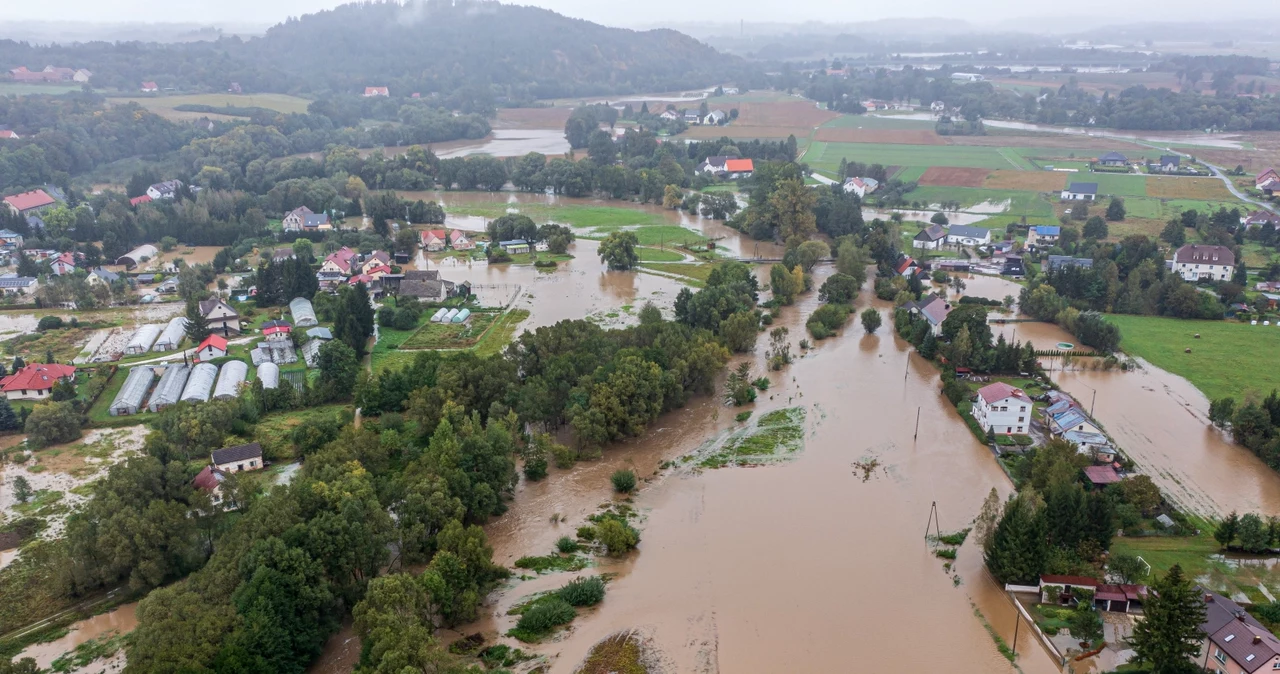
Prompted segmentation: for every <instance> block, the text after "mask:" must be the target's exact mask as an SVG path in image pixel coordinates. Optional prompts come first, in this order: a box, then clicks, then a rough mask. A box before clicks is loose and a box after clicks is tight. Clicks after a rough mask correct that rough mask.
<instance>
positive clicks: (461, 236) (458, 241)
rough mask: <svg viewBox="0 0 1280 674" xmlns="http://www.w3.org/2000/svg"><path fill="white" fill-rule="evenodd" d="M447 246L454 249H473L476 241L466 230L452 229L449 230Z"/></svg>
mask: <svg viewBox="0 0 1280 674" xmlns="http://www.w3.org/2000/svg"><path fill="white" fill-rule="evenodd" d="M449 247H450V248H452V249H454V250H474V249H475V247H476V242H475V241H472V240H471V238H470V237H468V236H467V233H466V232H464V231H462V230H460V229H454V230H451V231H450V232H449Z"/></svg>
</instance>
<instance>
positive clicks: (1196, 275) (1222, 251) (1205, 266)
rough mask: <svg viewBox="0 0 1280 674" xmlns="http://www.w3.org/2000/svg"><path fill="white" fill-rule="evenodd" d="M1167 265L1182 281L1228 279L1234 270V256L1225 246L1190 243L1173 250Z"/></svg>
mask: <svg viewBox="0 0 1280 674" xmlns="http://www.w3.org/2000/svg"><path fill="white" fill-rule="evenodd" d="M1168 266H1169V269H1171V270H1172V271H1173V272H1174V273H1176V274H1178V275H1179V276H1181V277H1182V280H1184V281H1191V282H1195V281H1228V280H1230V279H1231V273H1232V272H1233V271H1234V270H1235V266H1236V256H1235V254H1234V253H1232V252H1231V249H1230V248H1227V247H1226V246H1206V245H1203V244H1196V243H1192V244H1187V245H1185V246H1183V247H1181V248H1179V249H1178V250H1177V251H1175V252H1174V254H1173V259H1172V260H1170V261H1169V262H1168Z"/></svg>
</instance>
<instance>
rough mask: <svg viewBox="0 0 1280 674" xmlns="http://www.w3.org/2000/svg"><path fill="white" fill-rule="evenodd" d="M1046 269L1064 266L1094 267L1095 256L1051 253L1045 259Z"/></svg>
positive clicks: (1050, 269)
mask: <svg viewBox="0 0 1280 674" xmlns="http://www.w3.org/2000/svg"><path fill="white" fill-rule="evenodd" d="M1044 265H1045V271H1054V270H1057V269H1062V268H1063V267H1079V268H1081V269H1092V268H1093V258H1091V257H1071V256H1070V255H1050V256H1049V257H1048V258H1047V259H1046V260H1045V263H1044Z"/></svg>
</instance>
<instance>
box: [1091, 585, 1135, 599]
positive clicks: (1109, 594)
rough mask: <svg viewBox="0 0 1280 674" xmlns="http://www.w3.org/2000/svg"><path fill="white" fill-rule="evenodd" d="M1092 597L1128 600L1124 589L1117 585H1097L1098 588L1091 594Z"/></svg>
mask: <svg viewBox="0 0 1280 674" xmlns="http://www.w3.org/2000/svg"><path fill="white" fill-rule="evenodd" d="M1093 598H1094V599H1102V600H1104V601H1128V600H1129V598H1128V597H1127V596H1125V593H1124V590H1123V589H1121V587H1120V586H1119V585H1099V586H1098V590H1097V591H1096V592H1094V594H1093Z"/></svg>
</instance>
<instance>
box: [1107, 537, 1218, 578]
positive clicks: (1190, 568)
mask: <svg viewBox="0 0 1280 674" xmlns="http://www.w3.org/2000/svg"><path fill="white" fill-rule="evenodd" d="M1200 529H1201V531H1200V535H1199V536H1117V537H1115V538H1113V539H1112V540H1111V554H1113V555H1114V554H1117V553H1124V554H1129V555H1139V556H1141V557H1142V559H1143V560H1145V561H1146V562H1147V563H1148V564H1150V565H1151V572H1152V573H1153V574H1155V575H1156V576H1163V575H1164V574H1165V573H1168V571H1169V568H1170V567H1172V566H1173V565H1174V564H1178V565H1180V566H1181V567H1182V570H1183V572H1184V573H1186V574H1187V575H1188V576H1190V577H1191V578H1195V577H1197V576H1200V575H1202V574H1205V573H1208V572H1209V571H1210V568H1211V565H1213V564H1217V565H1219V566H1222V563H1221V562H1215V561H1213V560H1210V559H1209V556H1210V555H1215V554H1217V553H1218V551H1219V548H1218V542H1217V541H1215V540H1213V531H1212V530H1211V529H1210V527H1209V526H1208V525H1205V526H1201V527H1200Z"/></svg>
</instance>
